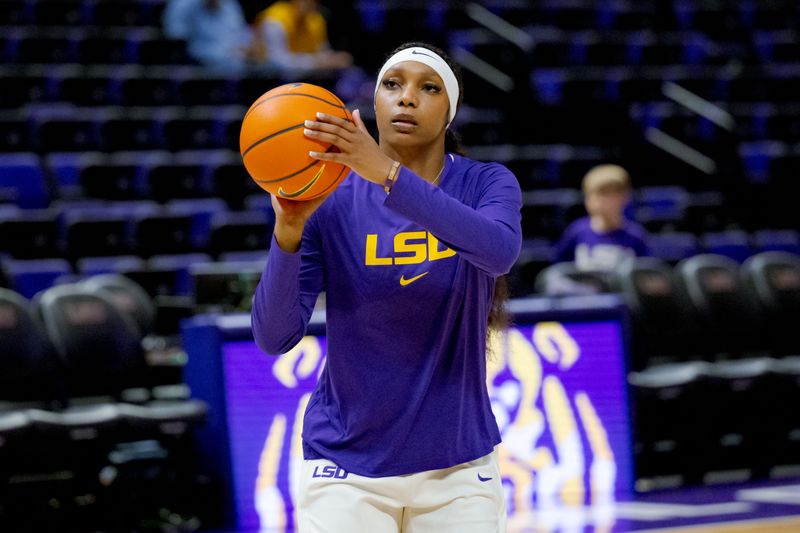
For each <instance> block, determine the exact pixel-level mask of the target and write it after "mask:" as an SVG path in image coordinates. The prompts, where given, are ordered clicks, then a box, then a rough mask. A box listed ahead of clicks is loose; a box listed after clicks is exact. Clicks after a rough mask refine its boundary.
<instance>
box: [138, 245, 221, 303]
mask: <svg viewBox="0 0 800 533" xmlns="http://www.w3.org/2000/svg"><path fill="white" fill-rule="evenodd" d="M209 261H211V257H210V256H209V255H208V254H204V253H194V254H165V255H154V256H153V257H151V258H150V259H149V260H148V261H147V270H145V271H126V272H124V274H125V275H126V276H128V277H130V278H131V279H133V280H134V281H136V282H137V283H139V284H140V285H142V286H143V287H145V289H146V290H147V292H148V293H150V294H151V295H182V296H185V295H189V294H191V289H192V285H191V278H190V275H189V268H190V267H191V265H193V264H195V263H205V262H209Z"/></svg>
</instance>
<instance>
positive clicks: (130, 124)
mask: <svg viewBox="0 0 800 533" xmlns="http://www.w3.org/2000/svg"><path fill="white" fill-rule="evenodd" d="M158 109H159V111H158V112H146V111H145V112H135V111H134V112H127V113H126V112H122V111H121V110H120V109H119V108H115V107H114V108H106V107H104V108H98V109H97V110H92V109H89V110H87V109H85V108H72V107H53V108H49V109H47V110H42V111H39V112H31V113H20V112H14V113H10V114H8V115H6V116H4V117H0V139H2V140H4V141H6V142H5V143H4V147H3V151H14V152H24V151H37V152H79V151H90V150H99V151H109V152H110V151H118V150H153V149H167V150H172V151H177V150H190V149H221V148H227V149H231V150H233V149H236V148H237V147H238V144H239V130H240V129H241V120H242V117H243V116H244V111H245V110H244V108H241V107H240V106H224V107H216V108H211V109H209V108H189V109H188V110H186V109H181V108H178V109H175V108H158Z"/></svg>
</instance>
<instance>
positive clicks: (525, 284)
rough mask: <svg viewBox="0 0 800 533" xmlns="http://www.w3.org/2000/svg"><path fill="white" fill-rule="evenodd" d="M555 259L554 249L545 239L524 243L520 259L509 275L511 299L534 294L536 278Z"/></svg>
mask: <svg viewBox="0 0 800 533" xmlns="http://www.w3.org/2000/svg"><path fill="white" fill-rule="evenodd" d="M553 259H554V257H553V247H552V245H551V244H550V243H549V241H546V240H543V239H533V240H527V241H523V242H522V250H521V252H520V255H519V258H518V259H517V261H516V263H514V266H513V267H512V268H511V272H509V273H508V288H509V293H510V295H511V297H512V298H519V297H523V296H529V295H532V294H534V293H535V292H536V288H535V286H534V284H535V281H536V277H537V276H538V275H539V273H540V272H541V271H542V270H544V269H545V268H547V267H548V266H550V265H551V264H553Z"/></svg>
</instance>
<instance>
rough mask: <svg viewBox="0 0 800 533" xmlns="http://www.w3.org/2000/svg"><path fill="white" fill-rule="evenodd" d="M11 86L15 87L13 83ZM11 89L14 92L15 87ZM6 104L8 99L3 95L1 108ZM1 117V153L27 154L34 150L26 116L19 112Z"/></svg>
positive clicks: (0, 103)
mask: <svg viewBox="0 0 800 533" xmlns="http://www.w3.org/2000/svg"><path fill="white" fill-rule="evenodd" d="M12 79H13V78H12ZM10 85H13V82H11V83H10ZM11 89H12V90H13V87H12V88H11ZM12 96H13V95H12ZM5 102H6V97H5V95H3V96H2V97H0V107H1V106H2V105H4V104H5ZM12 105H13V104H12ZM20 105H21V104H20ZM0 116H2V118H0V152H26V151H28V150H32V149H33V146H32V144H31V140H30V134H29V126H28V121H27V120H26V118H25V116H23V115H22V114H20V113H17V112H12V113H11V114H8V113H3V114H2V115H0Z"/></svg>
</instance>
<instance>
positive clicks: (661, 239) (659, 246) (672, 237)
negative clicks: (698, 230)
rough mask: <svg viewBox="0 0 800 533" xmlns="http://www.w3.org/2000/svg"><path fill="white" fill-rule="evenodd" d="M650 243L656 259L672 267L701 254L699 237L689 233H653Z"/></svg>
mask: <svg viewBox="0 0 800 533" xmlns="http://www.w3.org/2000/svg"><path fill="white" fill-rule="evenodd" d="M648 243H649V244H650V248H651V249H652V251H653V255H654V256H655V257H658V258H659V259H662V260H664V261H666V262H668V263H670V264H672V265H675V264H676V263H677V262H678V261H681V260H682V259H686V258H688V257H691V256H693V255H695V254H697V253H699V252H700V247H699V244H698V242H697V237H695V235H694V234H693V233H688V232H679V231H674V232H673V231H669V232H662V233H652V234H651V235H650V239H649V240H648Z"/></svg>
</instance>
